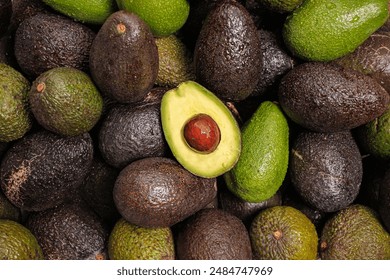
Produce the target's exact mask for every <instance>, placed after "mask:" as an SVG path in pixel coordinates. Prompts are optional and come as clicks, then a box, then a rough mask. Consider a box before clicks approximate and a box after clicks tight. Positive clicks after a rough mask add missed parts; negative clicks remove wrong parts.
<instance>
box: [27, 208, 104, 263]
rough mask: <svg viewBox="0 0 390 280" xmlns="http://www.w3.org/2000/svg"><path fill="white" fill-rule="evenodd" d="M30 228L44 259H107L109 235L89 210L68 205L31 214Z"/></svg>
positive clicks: (28, 220)
mask: <svg viewBox="0 0 390 280" xmlns="http://www.w3.org/2000/svg"><path fill="white" fill-rule="evenodd" d="M26 226H27V228H28V229H29V230H30V231H31V232H32V233H33V234H34V235H35V236H36V238H37V240H38V243H39V244H40V246H41V248H42V251H43V254H44V256H45V259H48V260H95V259H96V260H98V259H106V258H107V252H106V243H107V239H108V232H107V230H106V229H105V228H104V227H103V224H102V222H101V220H100V219H99V218H98V217H97V216H96V214H95V213H94V212H92V210H91V209H90V208H87V207H85V206H82V205H79V204H69V203H65V204H62V205H60V206H58V207H55V208H51V209H47V210H45V211H39V212H34V213H32V214H31V215H30V216H29V217H28V219H27V222H26Z"/></svg>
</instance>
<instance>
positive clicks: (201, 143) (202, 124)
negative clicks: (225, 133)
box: [183, 114, 221, 153]
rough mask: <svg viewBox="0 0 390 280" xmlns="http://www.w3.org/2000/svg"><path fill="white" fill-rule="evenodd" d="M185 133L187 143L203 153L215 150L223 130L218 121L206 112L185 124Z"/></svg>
mask: <svg viewBox="0 0 390 280" xmlns="http://www.w3.org/2000/svg"><path fill="white" fill-rule="evenodd" d="M183 133H184V139H185V140H186V142H187V144H188V145H189V146H190V147H191V148H193V149H194V150H196V151H198V152H202V153H211V152H213V151H214V150H215V149H216V148H217V147H218V144H219V142H220V140H221V132H220V130H219V127H218V125H217V123H216V122H215V121H214V120H213V119H212V118H211V117H210V116H209V115H206V114H199V115H196V116H194V117H193V118H191V119H190V120H189V121H188V122H187V123H186V124H185V125H184V129H183Z"/></svg>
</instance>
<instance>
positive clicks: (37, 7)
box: [9, 0, 55, 33]
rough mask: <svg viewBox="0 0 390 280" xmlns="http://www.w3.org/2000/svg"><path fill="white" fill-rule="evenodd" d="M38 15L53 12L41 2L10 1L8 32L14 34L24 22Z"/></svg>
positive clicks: (28, 0)
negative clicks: (10, 10)
mask: <svg viewBox="0 0 390 280" xmlns="http://www.w3.org/2000/svg"><path fill="white" fill-rule="evenodd" d="M39 13H48V14H52V13H55V12H54V11H53V10H52V9H51V8H50V7H49V6H47V5H46V4H45V3H43V2H42V1H41V0H12V15H11V20H10V26H9V29H10V31H11V32H12V33H14V32H15V31H16V29H17V28H18V26H19V25H20V24H21V23H22V22H23V21H24V20H26V19H27V18H29V17H32V16H35V15H36V14H39Z"/></svg>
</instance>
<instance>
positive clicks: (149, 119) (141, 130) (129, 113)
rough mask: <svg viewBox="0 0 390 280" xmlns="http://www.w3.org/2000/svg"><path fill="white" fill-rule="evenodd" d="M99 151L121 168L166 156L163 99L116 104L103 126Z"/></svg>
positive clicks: (100, 133) (112, 164)
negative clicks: (139, 160) (146, 159)
mask: <svg viewBox="0 0 390 280" xmlns="http://www.w3.org/2000/svg"><path fill="white" fill-rule="evenodd" d="M99 151H100V153H101V155H102V156H103V158H104V160H105V161H106V162H107V163H108V164H110V165H111V166H113V167H116V168H119V169H122V168H124V167H125V166H126V165H128V164H129V163H131V162H133V161H135V160H137V159H141V158H145V157H158V156H164V155H165V154H166V152H167V151H168V145H167V143H166V141H165V139H164V133H163V130H162V126H161V118H160V102H156V103H149V104H142V105H138V106H135V105H132V104H117V105H116V106H113V107H112V108H111V109H110V111H108V112H107V114H106V116H105V119H104V120H103V121H102V123H101V126H100V130H99Z"/></svg>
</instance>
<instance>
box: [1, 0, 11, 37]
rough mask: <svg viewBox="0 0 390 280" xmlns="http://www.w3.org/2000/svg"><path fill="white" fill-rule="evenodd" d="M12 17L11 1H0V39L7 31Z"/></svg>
mask: <svg viewBox="0 0 390 280" xmlns="http://www.w3.org/2000/svg"><path fill="white" fill-rule="evenodd" d="M11 15H12V1H11V0H1V2H0V37H1V36H3V34H4V33H5V32H6V31H7V29H8V25H9V23H10V20H11Z"/></svg>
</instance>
